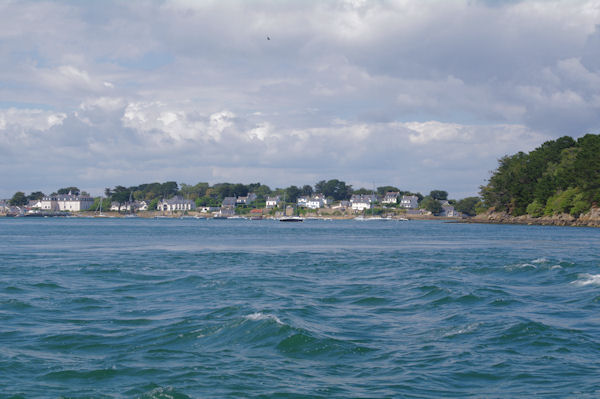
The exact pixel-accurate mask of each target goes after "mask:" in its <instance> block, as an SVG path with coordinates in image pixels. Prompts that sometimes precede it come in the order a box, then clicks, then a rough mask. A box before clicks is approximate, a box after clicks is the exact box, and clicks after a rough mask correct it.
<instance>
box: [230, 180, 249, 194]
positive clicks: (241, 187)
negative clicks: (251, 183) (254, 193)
mask: <svg viewBox="0 0 600 399" xmlns="http://www.w3.org/2000/svg"><path fill="white" fill-rule="evenodd" d="M232 190H233V195H232V196H233V197H245V196H246V195H248V186H246V185H245V184H242V183H238V184H235V185H234V186H233V187H232Z"/></svg>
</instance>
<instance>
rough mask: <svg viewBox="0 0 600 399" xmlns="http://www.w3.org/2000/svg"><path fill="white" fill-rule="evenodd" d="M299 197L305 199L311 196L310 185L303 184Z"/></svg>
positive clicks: (311, 189)
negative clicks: (301, 196) (304, 197)
mask: <svg viewBox="0 0 600 399" xmlns="http://www.w3.org/2000/svg"><path fill="white" fill-rule="evenodd" d="M301 195H303V196H306V197H310V196H311V195H313V188H312V186H311V185H310V184H305V185H304V186H302V190H301Z"/></svg>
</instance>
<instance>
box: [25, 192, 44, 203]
mask: <svg viewBox="0 0 600 399" xmlns="http://www.w3.org/2000/svg"><path fill="white" fill-rule="evenodd" d="M45 196H46V195H45V194H44V193H43V192H41V191H34V192H32V193H31V194H29V195H28V196H27V199H28V200H29V201H39V200H41V199H42V198H44V197H45Z"/></svg>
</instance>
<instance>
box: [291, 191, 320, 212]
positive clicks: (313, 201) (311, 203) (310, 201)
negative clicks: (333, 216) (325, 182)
mask: <svg viewBox="0 0 600 399" xmlns="http://www.w3.org/2000/svg"><path fill="white" fill-rule="evenodd" d="M297 204H298V206H301V207H304V208H309V209H319V208H322V207H323V205H325V201H324V197H323V195H320V194H317V195H313V196H312V197H299V198H298V201H297Z"/></svg>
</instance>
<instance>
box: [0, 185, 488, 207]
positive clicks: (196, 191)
mask: <svg viewBox="0 0 600 399" xmlns="http://www.w3.org/2000/svg"><path fill="white" fill-rule="evenodd" d="M68 194H71V195H74V196H78V195H81V196H87V195H88V194H87V193H86V192H85V191H81V190H80V189H79V188H78V187H75V186H70V187H65V188H61V189H59V190H57V191H56V192H53V193H52V194H50V195H49V196H50V197H56V196H58V195H68ZM249 194H251V195H252V198H251V200H250V201H248V202H246V201H243V202H241V204H240V203H237V205H236V206H235V213H237V214H248V213H250V212H251V210H252V209H262V210H263V211H262V212H263V213H264V212H265V211H266V212H270V213H273V212H275V211H274V210H273V209H272V206H271V207H267V204H266V202H267V199H268V198H278V204H279V205H278V206H277V208H279V209H281V208H283V207H285V206H290V205H291V206H294V207H298V208H300V207H299V206H297V205H298V204H297V202H298V200H299V199H300V198H301V197H302V198H310V197H312V196H315V195H318V196H320V198H323V199H326V200H327V202H328V204H330V205H331V204H338V206H340V207H341V208H346V207H349V205H348V204H346V205H339V204H340V203H342V202H343V201H349V200H351V198H352V197H353V196H356V195H359V196H364V197H365V198H372V199H370V200H369V201H372V200H373V201H374V202H373V203H372V206H369V208H370V211H369V213H370V214H382V213H384V212H390V211H391V210H392V209H395V211H394V212H396V213H403V212H406V210H405V209H406V206H403V205H401V204H400V200H401V199H402V198H403V197H404V196H408V197H411V198H415V199H416V204H417V205H415V206H413V205H411V208H412V209H418V208H420V209H422V210H424V211H428V212H431V213H432V214H434V215H437V214H443V213H444V210H443V207H442V206H443V205H444V206H447V205H452V206H456V207H458V208H460V209H461V211H460V212H462V214H464V215H474V214H475V207H476V206H477V205H479V204H480V203H481V201H480V199H479V198H478V197H469V198H465V199H462V200H459V201H457V200H452V199H448V192H447V191H444V190H439V189H436V190H432V191H431V192H430V193H429V195H423V194H421V193H419V192H416V193H415V192H411V191H407V190H402V189H400V188H398V187H395V186H390V185H384V186H379V187H373V188H372V189H368V188H358V189H354V188H353V187H352V185H350V184H347V183H346V182H345V181H342V180H339V179H330V180H321V181H318V182H316V183H315V184H314V186H312V185H309V184H305V185H302V186H296V185H290V186H288V187H286V188H274V189H271V188H270V187H269V186H267V185H265V184H261V183H259V182H256V183H250V184H243V183H228V182H223V183H216V184H212V185H211V184H209V183H207V182H199V183H196V184H193V185H192V184H186V183H181V184H178V183H177V182H175V181H167V182H163V183H159V182H154V183H145V184H140V185H136V186H129V187H126V186H122V185H117V186H115V187H113V188H106V189H105V190H104V192H103V195H102V196H98V197H95V198H94V200H93V204H92V205H91V207H90V208H88V209H92V210H99V209H103V210H109V209H113V210H117V209H118V210H122V211H126V210H127V211H128V212H129V211H130V209H131V206H130V204H132V203H136V204H139V203H142V202H144V203H145V205H144V209H148V210H156V209H157V205H158V204H159V203H160V202H161V201H163V200H167V199H170V198H174V197H178V198H182V199H184V200H186V201H193V203H194V205H195V207H196V208H213V209H214V208H218V207H221V206H223V205H224V203H225V199H226V198H229V199H231V198H232V197H233V198H234V199H238V198H240V197H242V198H243V197H246V196H248V195H249ZM387 194H392V197H391V198H392V199H393V201H390V200H389V198H388V199H386V200H385V202H383V200H384V198H385V197H386V195H387ZM45 196H46V195H45V194H44V193H42V192H41V191H35V192H32V193H31V194H30V195H25V193H24V192H17V193H15V195H14V196H13V198H12V199H11V200H10V203H11V205H19V206H22V205H27V204H29V206H30V207H31V206H32V205H31V203H30V201H32V202H33V203H35V202H36V201H39V200H41V199H42V198H43V197H45ZM136 206H137V205H136ZM136 209H137V208H136ZM265 209H266V210H265ZM304 212H309V213H310V212H314V210H305V211H304ZM332 212H333V211H332Z"/></svg>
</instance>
